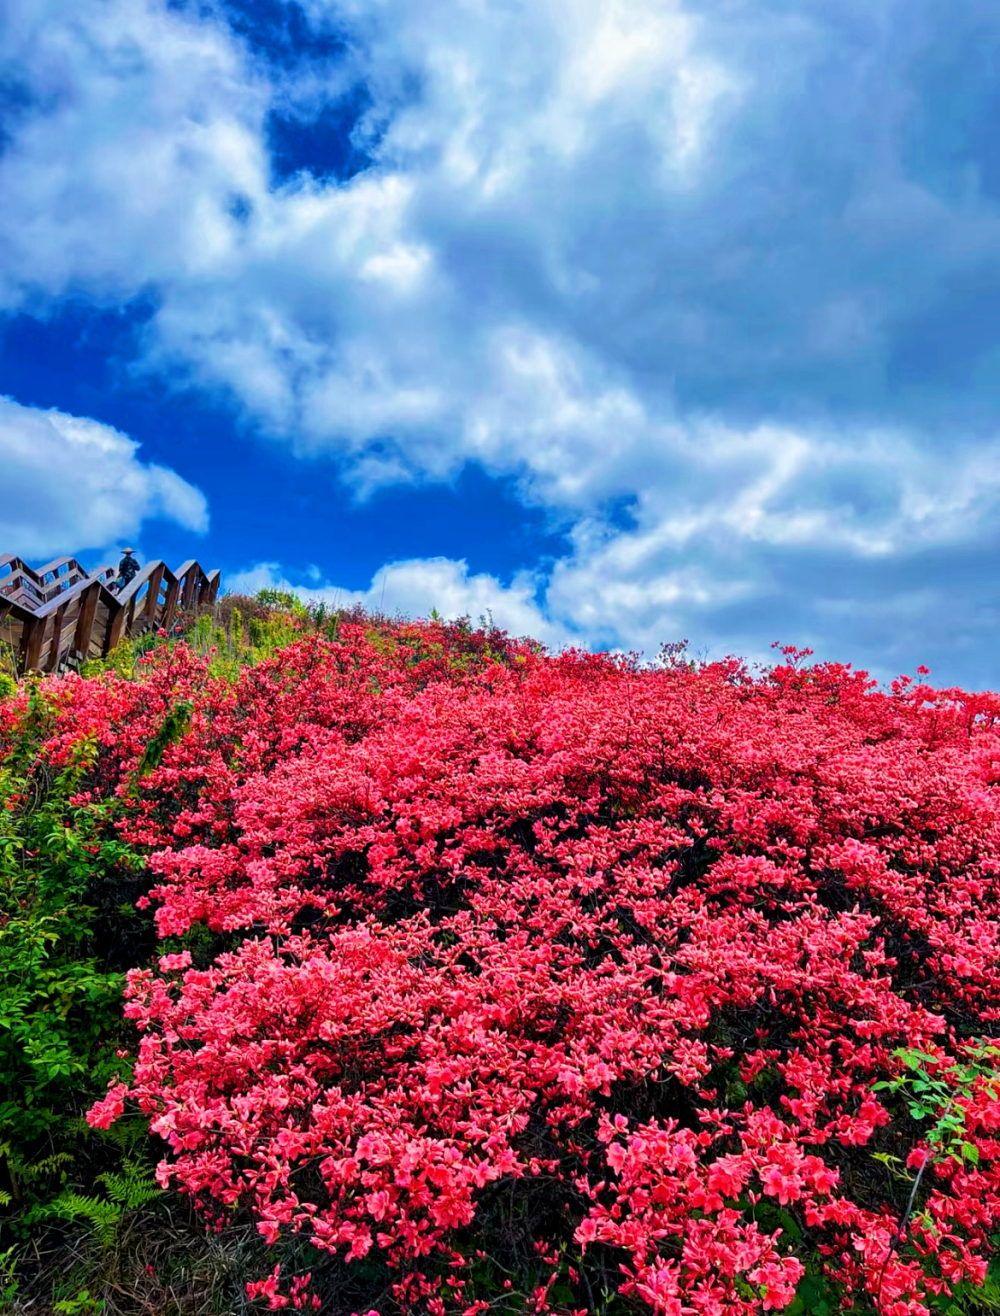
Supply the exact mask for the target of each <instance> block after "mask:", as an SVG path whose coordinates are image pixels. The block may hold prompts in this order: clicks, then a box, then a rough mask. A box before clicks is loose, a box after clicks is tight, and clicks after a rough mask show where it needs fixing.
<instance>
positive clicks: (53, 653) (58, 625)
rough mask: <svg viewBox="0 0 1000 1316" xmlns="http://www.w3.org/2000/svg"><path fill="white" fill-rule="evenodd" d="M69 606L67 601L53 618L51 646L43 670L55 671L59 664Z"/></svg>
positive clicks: (50, 637)
mask: <svg viewBox="0 0 1000 1316" xmlns="http://www.w3.org/2000/svg"><path fill="white" fill-rule="evenodd" d="M68 608H69V602H68V601H67V602H66V603H64V604H63V605H62V607H61V608H60V609H59V611H58V612H57V613H56V615H55V616H54V617H53V618H52V627H51V632H50V636H49V648H48V652H47V653H46V655H45V661H44V664H43V670H44V671H46V672H54V671H55V670H56V668H57V667H58V666H59V641H60V640H61V639H62V632H63V622H64V621H65V619H66V610H67V609H68Z"/></svg>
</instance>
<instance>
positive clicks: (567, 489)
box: [0, 0, 1000, 653]
mask: <svg viewBox="0 0 1000 1316" xmlns="http://www.w3.org/2000/svg"><path fill="white" fill-rule="evenodd" d="M302 8H303V10H304V11H305V12H306V14H307V15H308V18H309V20H310V22H311V24H312V29H313V32H314V34H322V33H326V34H327V35H332V34H336V35H337V36H339V37H340V38H341V39H342V44H343V49H344V51H345V52H346V53H344V54H343V56H342V57H340V58H339V59H338V60H336V61H334V60H332V59H331V58H330V56H329V54H328V53H324V54H323V55H322V57H321V58H320V57H317V59H315V60H312V61H311V62H310V60H309V59H307V58H305V57H304V63H303V62H300V63H299V64H297V65H296V66H295V67H294V69H292V70H291V71H290V70H289V67H288V66H287V63H282V62H281V61H274V60H272V61H268V59H267V58H266V52H263V51H262V49H261V48H260V46H259V44H256V45H255V44H251V43H249V42H247V41H245V40H244V39H243V38H242V37H240V36H239V35H238V34H237V33H235V32H234V31H233V30H232V29H231V28H230V27H228V26H227V24H226V22H225V21H224V12H223V10H222V9H221V8H219V9H216V10H214V11H213V10H212V8H211V7H210V6H200V7H198V8H197V10H196V9H195V7H194V6H193V5H192V6H188V7H185V6H184V5H183V4H177V3H173V4H170V5H168V4H166V3H163V2H162V0H77V3H76V4H75V5H74V8H73V19H72V22H69V21H68V20H67V19H66V11H65V8H64V7H61V6H59V5H58V4H56V3H55V0H40V2H39V3H38V4H36V5H32V6H22V7H21V8H20V10H18V11H17V12H16V13H14V14H12V16H11V18H10V20H9V21H8V22H7V24H6V27H5V30H4V33H3V34H2V36H0V43H2V47H0V57H2V58H3V60H4V61H5V62H6V64H7V65H8V66H9V67H11V68H13V67H15V66H16V67H17V69H18V70H19V71H20V72H19V76H20V77H22V78H23V79H24V80H25V81H26V83H27V84H28V85H29V86H30V88H31V89H32V94H31V95H30V96H29V97H27V98H26V99H25V101H24V106H23V109H22V112H21V114H20V117H19V118H18V119H16V120H15V121H14V122H13V123H12V126H11V128H10V130H9V133H8V141H7V145H6V149H5V151H4V153H3V154H2V156H0V192H2V194H3V195H4V197H5V205H4V207H3V210H2V212H0V252H3V253H5V254H4V255H3V256H0V304H3V305H6V306H7V307H10V308H13V307H18V306H21V307H23V306H27V307H29V308H30V307H37V306H39V305H45V304H46V303H47V301H48V300H50V299H52V298H56V297H59V296H61V295H64V294H65V293H67V292H70V291H74V292H80V293H83V294H86V295H88V296H90V297H91V298H94V299H98V300H100V299H105V300H121V299H123V298H125V297H128V296H132V295H134V294H136V293H137V292H140V291H144V290H147V291H148V290H151V296H152V298H153V301H154V303H155V306H156V311H155V314H154V315H153V317H152V319H151V320H150V322H149V324H148V326H147V328H146V334H145V339H144V342H143V356H142V360H141V362H139V363H137V366H138V367H140V368H142V369H145V370H148V371H154V372H158V373H159V374H160V375H161V376H163V377H165V378H168V379H172V380H174V381H180V382H183V383H187V384H193V385H195V386H197V387H200V388H203V389H205V390H207V391H210V392H213V393H220V392H221V393H222V394H223V395H225V396H227V397H228V398H229V399H230V400H231V401H232V403H233V405H234V406H235V407H236V408H237V409H239V410H240V411H241V413H242V415H243V416H244V417H245V418H246V419H247V420H248V421H249V422H250V424H251V426H252V427H256V428H257V429H259V430H260V431H261V432H263V433H266V434H267V435H269V436H270V437H272V438H276V439H278V440H279V441H282V442H284V443H287V444H288V445H289V446H290V448H291V449H292V450H293V451H294V452H296V453H298V454H300V455H301V456H311V455H313V454H316V453H333V454H334V455H335V456H336V457H337V459H338V461H339V463H340V467H341V471H342V473H343V475H344V478H345V479H346V480H348V481H349V482H350V483H351V484H352V486H353V487H354V489H355V491H356V492H357V494H358V496H359V497H362V498H363V497H366V496H367V495H369V494H371V493H372V492H373V491H375V490H377V489H378V488H379V487H380V486H383V485H387V484H399V483H406V482H411V483H417V482H420V481H424V480H428V479H448V478H451V477H452V476H453V475H454V474H455V473H456V472H457V471H458V470H459V469H460V468H461V466H462V465H463V464H464V463H466V462H469V461H474V462H478V463H480V464H481V465H482V466H483V467H484V468H485V469H486V470H487V471H488V472H491V473H493V474H496V475H498V476H499V475H510V474H513V475H515V476H516V477H517V478H518V479H519V481H520V486H519V487H520V491H521V496H522V498H523V499H524V500H525V502H528V503H532V504H536V505H541V506H544V507H546V508H549V509H550V510H551V512H552V514H553V516H554V517H557V518H559V523H560V524H561V525H564V526H568V527H569V539H570V552H569V553H568V554H567V556H566V557H565V558H564V559H563V560H562V561H560V562H558V563H556V564H555V565H554V566H553V567H552V569H551V570H548V569H546V571H545V572H544V573H543V574H542V575H539V576H538V578H537V579H535V578H532V580H530V581H523V582H521V583H519V584H512V585H510V586H507V587H502V586H501V585H500V584H499V583H498V582H497V581H496V580H494V578H493V577H484V576H481V575H477V574H475V573H474V572H473V573H472V574H470V570H469V568H468V567H466V566H465V565H464V564H463V563H453V562H452V563H445V562H443V561H441V560H434V561H433V562H432V563H431V564H428V562H426V561H421V562H418V563H416V564H409V569H411V571H412V572H415V573H416V574H415V575H411V577H409V578H408V585H409V586H411V587H412V589H413V590H414V598H416V599H418V600H421V599H425V598H426V599H430V595H429V593H428V591H429V590H430V588H431V585H433V587H434V588H435V589H437V590H438V591H439V593H442V594H444V595H447V596H448V597H452V595H453V596H454V598H455V600H456V606H460V604H461V599H463V598H467V599H468V600H469V603H468V610H469V611H472V612H475V610H476V608H477V607H478V606H480V605H479V603H478V602H477V601H476V600H478V599H479V597H480V595H481V594H482V595H483V596H484V597H485V596H486V595H489V596H490V597H495V598H497V599H501V598H502V599H504V600H506V601H507V602H508V603H509V604H510V606H511V607H512V608H515V607H517V608H521V609H522V613H519V614H517V615H523V616H525V617H528V616H532V615H534V614H531V612H530V609H532V608H534V609H536V613H537V616H535V620H534V629H535V630H536V631H537V632H538V633H539V634H542V631H543V629H544V627H545V626H550V627H552V628H555V629H553V630H552V631H550V632H549V633H551V634H555V633H557V632H558V633H559V634H564V633H565V634H587V635H598V636H608V637H610V642H612V643H618V644H622V645H624V646H626V647H628V646H632V645H637V644H639V643H640V642H641V643H642V644H646V643H647V642H652V641H655V642H658V640H659V639H662V638H665V636H664V632H666V633H667V634H666V637H667V638H669V637H670V631H671V630H673V629H674V627H675V625H676V628H677V629H685V630H686V629H690V630H695V628H696V626H697V625H699V624H700V626H701V632H700V633H702V634H708V635H709V636H710V637H711V638H712V641H713V643H714V642H715V641H716V640H718V642H719V643H726V642H727V637H728V640H729V641H731V642H732V645H733V647H735V645H737V644H740V643H746V642H747V639H748V637H753V636H754V635H756V634H757V632H756V630H755V627H756V628H759V626H760V625H762V624H764V621H765V620H769V619H770V617H771V616H772V615H774V617H775V618H776V621H777V619H779V618H780V617H784V618H785V619H786V625H785V626H784V627H780V626H778V625H776V626H775V629H776V630H777V631H779V632H780V631H781V630H784V631H785V634H786V635H787V633H788V628H796V629H797V634H799V635H803V636H804V637H805V638H808V639H810V640H812V639H814V638H816V639H818V640H819V641H820V642H822V640H823V639H824V637H825V638H826V639H827V640H830V639H831V638H832V637H835V636H837V635H842V634H843V633H844V630H845V627H846V626H847V625H848V621H850V622H851V624H852V625H855V626H856V628H857V632H858V634H861V633H864V634H865V635H867V636H868V637H869V642H870V644H871V645H883V649H882V650H881V652H883V653H885V652H891V651H892V650H891V647H890V648H889V649H886V648H885V647H884V646H885V645H891V638H887V637H886V636H885V633H884V627H883V626H882V621H880V620H879V619H880V618H881V619H883V620H884V619H887V618H895V621H896V624H897V629H896V630H895V631H894V632H893V634H894V635H895V634H899V633H902V632H906V633H908V634H910V635H911V636H916V638H918V639H919V638H920V631H919V625H920V622H919V618H918V617H916V614H915V613H914V612H913V600H914V599H923V600H924V602H925V603H926V602H927V601H928V600H930V599H931V598H934V599H936V600H938V602H939V603H943V604H944V605H947V606H952V607H953V606H956V605H955V604H954V599H955V584H954V582H955V580H957V579H959V576H958V575H957V574H956V573H957V572H958V569H959V568H958V564H959V563H968V562H969V561H970V560H971V559H970V558H969V556H968V555H969V553H970V552H971V551H972V550H973V548H974V547H975V546H977V545H978V546H979V547H980V548H982V546H984V545H985V544H986V543H987V542H990V536H991V535H992V529H991V527H992V525H993V523H994V521H995V518H996V510H997V502H998V491H1000V447H998V442H997V437H996V436H997V433H998V428H1000V427H998V421H1000V394H998V384H997V381H998V380H1000V373H998V372H997V370H996V365H997V362H998V359H1000V357H998V353H1000V338H998V335H997V331H996V325H997V324H998V323H1000V318H998V312H1000V256H998V253H1000V151H998V150H997V149H996V147H995V144H994V138H993V135H992V133H990V132H987V131H985V129H984V130H983V131H978V130H977V129H976V125H977V124H979V123H980V122H982V123H983V124H988V123H989V121H990V114H991V109H990V107H991V105H992V101H991V97H992V95H993V86H994V72H993V68H994V61H995V58H996V57H998V55H1000V13H998V14H997V15H993V16H991V15H986V14H983V13H977V14H975V15H973V14H972V12H971V11H969V12H959V11H955V12H954V13H951V12H950V13H949V15H948V17H947V23H946V24H945V23H944V21H943V20H942V18H941V10H940V6H938V5H936V4H935V3H933V0H907V3H906V4H905V6H904V4H903V2H902V0H890V3H887V4H884V5H880V6H862V5H846V6H845V5H840V6H831V5H829V4H828V3H826V0H795V3H788V0H732V2H731V3H727V4H725V5H721V4H718V3H716V0H684V2H682V0H574V2H573V3H572V4H571V3H569V2H568V0H534V2H533V3H530V4H529V3H528V2H527V0H512V2H511V3H508V4H503V5H473V4H465V3H462V2H461V0H424V2H423V3H421V4H419V5H413V4H409V3H404V2H403V0H377V2H376V3H371V0H366V3H364V4H362V3H360V0H303V4H302ZM959 79H960V80H961V85H962V91H963V95H962V98H961V105H959V104H958V102H957V100H956V98H955V97H954V96H952V95H950V93H949V90H948V89H949V88H950V87H952V86H953V85H954V83H955V81H956V80H959ZM358 86H360V87H362V88H363V90H364V93H365V98H366V100H365V103H366V104H367V109H366V110H365V111H364V113H363V114H362V115H361V117H360V119H359V121H358V123H357V125H356V126H355V129H354V133H353V139H354V143H355V145H356V147H357V149H358V151H359V152H360V153H362V154H364V155H365V157H366V158H367V160H368V161H369V167H368V168H366V169H364V170H362V172H359V173H357V174H355V175H354V176H353V177H350V178H342V179H338V178H337V177H336V176H332V175H331V173H330V171H329V170H328V169H327V168H326V167H325V165H324V162H323V161H321V160H316V161H312V162H309V161H306V162H305V165H304V167H303V169H302V170H301V171H299V172H298V173H293V174H292V175H290V176H286V175H285V174H279V172H278V171H277V170H276V169H275V165H274V161H273V160H272V158H271V157H270V154H269V150H268V138H267V123H268V115H269V114H271V113H273V112H275V111H280V112H282V113H292V112H294V113H295V114H296V115H299V116H306V117H308V115H309V114H310V113H315V114H319V113H321V112H323V111H325V109H327V108H328V107H329V106H330V105H334V106H335V105H336V104H337V103H338V102H339V101H340V99H341V98H342V97H344V95H345V93H346V92H348V91H349V90H350V89H351V88H352V87H358ZM932 111H933V112H932ZM403 565H404V564H396V565H395V566H394V567H391V568H388V569H387V570H388V575H387V576H386V582H387V586H386V587H387V592H388V585H389V582H390V581H391V580H393V579H396V580H397V583H399V582H401V581H402V580H403V577H402V576H399V575H398V573H399V572H400V571H402V568H403ZM918 566H919V570H920V571H924V572H930V573H936V574H932V576H931V577H930V578H929V579H928V580H925V581H921V583H920V585H919V587H916V588H915V587H914V585H913V581H912V575H913V572H914V570H916V569H918ZM970 570H971V572H972V575H971V577H967V579H971V578H974V577H975V568H974V567H973V568H970ZM394 573H395V574H394ZM435 573H436V574H435ZM845 582H851V583H852V588H853V589H854V591H855V593H854V597H855V598H856V599H857V600H858V610H857V612H856V613H851V612H850V609H849V606H848V605H849V597H848V596H847V595H845V594H844V588H845V584H844V583H845ZM876 586H877V590H878V591H881V594H882V603H881V607H880V606H879V604H878V603H876V602H875V601H874V599H875V597H876ZM449 591H450V593H449ZM491 591H492V593H491ZM369 594H370V591H368V592H366V593H365V598H366V599H367V600H368V601H369V602H370V601H371V600H370V599H369ZM966 597H967V601H968V603H969V608H970V609H971V611H970V612H969V613H968V615H967V616H966V617H965V620H964V621H961V622H960V623H959V621H958V620H957V619H956V625H957V626H959V629H961V627H965V628H966V629H965V630H964V631H962V633H963V634H969V635H972V634H975V633H976V628H977V627H981V626H986V627H988V626H990V625H992V623H991V622H989V620H988V618H985V614H983V613H982V612H981V609H980V610H978V611H977V608H978V605H976V607H973V604H972V602H971V595H966ZM536 599H540V600H542V610H541V611H538V607H539V605H538V603H536V602H535V601H534V600H536ZM867 600H872V601H871V604H870V612H866V607H868V606H869V605H868V603H867V602H866V601H867ZM441 601H442V602H443V601H444V600H443V599H442V600H441ZM949 601H950V602H949ZM430 603H431V604H433V603H434V600H432V599H430ZM408 606H422V605H418V604H411V605H408ZM437 606H439V607H440V606H441V602H438V603H437ZM462 606H463V607H464V605H462ZM523 610H527V611H523ZM946 610H947V608H946ZM914 618H916V619H914ZM908 619H909V620H908ZM907 627H909V631H908V632H907ZM925 628H926V622H925ZM757 641H758V642H759V635H757Z"/></svg>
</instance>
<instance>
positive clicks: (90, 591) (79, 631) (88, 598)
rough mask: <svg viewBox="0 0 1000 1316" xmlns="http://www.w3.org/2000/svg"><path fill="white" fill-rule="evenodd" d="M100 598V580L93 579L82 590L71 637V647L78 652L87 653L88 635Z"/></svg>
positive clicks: (92, 626)
mask: <svg viewBox="0 0 1000 1316" xmlns="http://www.w3.org/2000/svg"><path fill="white" fill-rule="evenodd" d="M100 598H101V585H100V582H98V581H96V580H95V581H94V582H93V583H92V584H90V585H88V586H87V588H86V590H84V592H83V596H82V599H81V602H80V616H79V618H78V620H77V623H76V634H75V635H74V637H73V648H74V649H76V650H77V651H78V652H79V653H83V654H85V653H88V652H89V650H90V636H91V632H92V631H93V629H94V618H95V617H96V616H97V605H98V603H99V602H100Z"/></svg>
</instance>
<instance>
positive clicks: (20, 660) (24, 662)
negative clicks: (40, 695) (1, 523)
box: [0, 556, 219, 675]
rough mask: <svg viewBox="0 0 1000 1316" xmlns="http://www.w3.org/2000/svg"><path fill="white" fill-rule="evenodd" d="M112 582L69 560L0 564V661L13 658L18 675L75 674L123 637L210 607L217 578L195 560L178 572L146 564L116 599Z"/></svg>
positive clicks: (101, 570)
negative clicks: (70, 671) (71, 671)
mask: <svg viewBox="0 0 1000 1316" xmlns="http://www.w3.org/2000/svg"><path fill="white" fill-rule="evenodd" d="M117 575H118V572H117V570H116V568H115V567H112V566H103V567H98V568H97V570H95V571H89V572H88V571H85V570H84V569H83V567H81V566H80V564H79V562H77V561H76V559H75V558H71V557H60V558H55V559H54V560H53V561H52V562H47V563H46V564H45V566H44V567H38V568H34V569H33V568H31V567H29V566H28V565H27V564H26V563H25V562H23V561H22V560H21V559H20V558H17V557H11V556H0V657H2V656H3V655H4V653H6V654H7V655H8V656H10V657H12V659H13V663H14V666H15V668H16V671H17V672H18V674H19V675H24V674H25V673H26V672H62V671H66V670H67V669H74V668H79V666H80V664H81V663H83V662H86V661H87V659H89V658H104V657H107V655H108V653H110V651H111V650H112V649H113V648H114V647H115V645H116V644H118V643H119V642H120V641H121V640H122V639H124V638H125V637H126V636H136V635H141V634H143V633H145V632H146V631H149V630H156V629H158V628H159V627H164V628H169V627H170V625H171V624H172V622H173V620H174V617H175V615H176V614H177V612H178V610H183V611H185V612H188V611H196V612H198V611H202V610H204V609H205V608H206V607H211V606H212V604H213V603H214V602H215V599H216V596H217V595H218V592H219V573H218V571H209V572H205V571H203V570H202V568H201V567H200V566H199V565H198V563H197V562H195V561H194V560H191V561H189V562H185V563H184V564H183V566H181V567H179V568H178V569H177V570H176V571H171V570H170V568H169V567H168V566H167V564H166V563H165V562H150V563H149V564H148V565H147V566H146V567H144V568H143V569H142V570H141V571H140V572H139V574H138V575H137V576H136V577H135V578H134V579H133V580H131V581H130V582H129V583H128V584H127V585H126V586H125V587H124V588H123V589H122V590H121V592H120V593H115V592H114V591H113V590H112V589H110V588H109V586H110V585H112V584H113V582H114V581H115V580H116V579H117Z"/></svg>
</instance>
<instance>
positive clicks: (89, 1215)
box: [25, 1159, 163, 1247]
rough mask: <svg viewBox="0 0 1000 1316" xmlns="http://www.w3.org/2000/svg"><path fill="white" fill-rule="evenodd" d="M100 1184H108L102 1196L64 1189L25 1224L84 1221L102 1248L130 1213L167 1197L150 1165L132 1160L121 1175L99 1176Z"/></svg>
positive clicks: (30, 1215)
mask: <svg viewBox="0 0 1000 1316" xmlns="http://www.w3.org/2000/svg"><path fill="white" fill-rule="evenodd" d="M97 1182H98V1183H100V1184H103V1185H104V1190H105V1191H104V1194H103V1195H102V1196H96V1195H93V1194H85V1193H79V1192H77V1191H75V1189H73V1188H64V1189H63V1191H62V1192H61V1193H60V1194H59V1196H58V1197H56V1198H55V1199H54V1200H53V1201H51V1202H46V1203H44V1204H43V1205H40V1206H36V1207H35V1208H34V1209H33V1210H31V1211H29V1212H28V1213H27V1214H26V1216H25V1222H26V1223H27V1224H35V1223H37V1222H38V1221H40V1220H63V1221H80V1220H83V1221H86V1222H87V1224H88V1225H89V1226H90V1228H91V1229H92V1230H93V1232H94V1236H95V1238H96V1239H97V1241H98V1243H99V1244H100V1245H101V1247H110V1246H111V1244H112V1243H113V1242H114V1240H115V1238H116V1236H117V1234H118V1229H119V1226H120V1224H121V1222H122V1218H123V1217H124V1215H125V1214H126V1212H128V1211H134V1210H136V1209H137V1208H138V1207H141V1206H145V1205H146V1204H147V1203H148V1202H152V1201H153V1200H154V1199H155V1198H157V1197H161V1196H162V1195H163V1190H162V1189H161V1188H160V1187H159V1186H158V1185H157V1183H156V1181H155V1180H154V1178H153V1176H152V1174H151V1173H150V1170H149V1167H148V1165H145V1164H142V1163H141V1162H138V1161H134V1160H131V1159H126V1160H125V1161H124V1162H123V1163H122V1165H121V1168H120V1171H118V1172H115V1171H108V1172H107V1173H105V1174H99V1175H98V1176H97Z"/></svg>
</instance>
